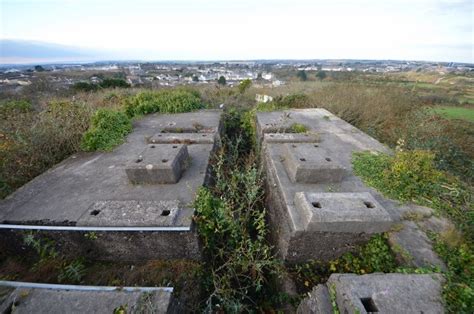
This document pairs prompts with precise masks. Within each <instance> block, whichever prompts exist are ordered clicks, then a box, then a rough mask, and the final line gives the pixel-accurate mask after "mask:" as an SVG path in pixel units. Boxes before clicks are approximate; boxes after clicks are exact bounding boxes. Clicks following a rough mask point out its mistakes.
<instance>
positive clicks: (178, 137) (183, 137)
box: [147, 133, 214, 144]
mask: <svg viewBox="0 0 474 314" xmlns="http://www.w3.org/2000/svg"><path fill="white" fill-rule="evenodd" d="M147 142H148V143H150V144H214V134H212V133H157V134H155V135H153V136H151V137H149V138H147Z"/></svg>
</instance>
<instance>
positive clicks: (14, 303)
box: [0, 283, 172, 314]
mask: <svg viewBox="0 0 474 314" xmlns="http://www.w3.org/2000/svg"><path fill="white" fill-rule="evenodd" d="M78 288H80V290H78ZM88 288H94V290H88ZM103 288H112V289H113V287H77V288H76V287H73V286H62V285H49V288H31V287H28V284H27V283H26V287H23V288H22V287H19V288H16V289H14V290H12V289H9V290H10V291H9V294H8V296H7V297H6V298H5V299H4V300H3V301H1V300H0V301H1V303H0V312H1V313H10V312H12V313H19V314H21V313H48V314H55V313H57V314H63V313H81V314H82V313H100V314H102V313H114V310H115V309H118V308H120V307H123V308H125V309H126V313H169V312H170V311H171V307H170V304H171V300H172V294H171V292H170V291H169V290H163V289H159V288H158V289H153V290H150V291H148V290H145V291H143V290H142V288H140V287H136V288H134V289H133V290H127V291H125V290H120V288H116V289H114V290H108V291H101V289H103ZM95 289H97V290H95Z"/></svg>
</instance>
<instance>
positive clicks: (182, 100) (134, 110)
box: [125, 89, 203, 117]
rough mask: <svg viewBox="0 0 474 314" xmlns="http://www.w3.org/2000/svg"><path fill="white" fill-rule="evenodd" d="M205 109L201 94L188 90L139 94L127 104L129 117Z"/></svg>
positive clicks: (126, 109) (126, 108) (126, 110)
mask: <svg viewBox="0 0 474 314" xmlns="http://www.w3.org/2000/svg"><path fill="white" fill-rule="evenodd" d="M201 108H203V105H202V103H201V99H200V97H199V94H197V93H196V92H191V91H187V90H181V89H177V90H161V91H157V92H155V91H145V92H141V93H138V94H137V95H135V96H134V97H132V98H131V99H129V100H128V101H127V102H126V104H125V112H126V113H127V114H128V116H129V117H134V116H138V115H144V114H149V113H154V112H160V113H180V112H189V111H193V110H197V109H201Z"/></svg>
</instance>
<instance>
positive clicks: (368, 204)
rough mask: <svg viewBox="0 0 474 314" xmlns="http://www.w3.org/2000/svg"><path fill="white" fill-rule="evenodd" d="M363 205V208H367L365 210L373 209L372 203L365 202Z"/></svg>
mask: <svg viewBox="0 0 474 314" xmlns="http://www.w3.org/2000/svg"><path fill="white" fill-rule="evenodd" d="M364 205H365V207H367V208H374V207H375V205H374V204H373V203H371V202H367V201H365V202H364Z"/></svg>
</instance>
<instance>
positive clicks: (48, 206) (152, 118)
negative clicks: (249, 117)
mask: <svg viewBox="0 0 474 314" xmlns="http://www.w3.org/2000/svg"><path fill="white" fill-rule="evenodd" d="M220 117H221V111H220V110H202V111H198V112H192V113H182V114H173V115H158V114H155V115H149V116H146V117H144V118H143V119H141V120H138V121H135V122H134V129H133V132H132V133H131V134H130V135H129V136H128V137H127V139H126V142H125V143H124V144H123V145H121V146H119V147H117V148H116V149H114V150H113V151H112V152H97V153H80V154H75V155H73V156H71V157H70V158H68V159H67V160H65V161H63V162H61V163H60V164H58V165H57V166H55V167H53V168H52V169H50V170H49V171H47V172H45V173H44V174H42V175H40V176H38V177H36V178H35V179H33V180H32V181H31V182H29V183H27V184H26V185H25V186H23V187H22V188H20V189H19V190H18V191H16V192H15V193H13V194H12V195H10V196H9V197H7V198H6V199H5V200H2V201H0V223H3V224H5V225H0V228H2V229H3V230H4V232H2V233H1V234H2V235H3V236H2V237H0V241H3V242H5V243H6V245H7V246H8V245H10V243H14V242H17V241H16V240H15V241H14V240H12V238H15V237H17V236H18V234H20V233H21V232H19V231H15V232H10V228H9V225H12V224H18V225H25V226H26V225H31V226H44V225H48V226H75V227H82V226H84V228H85V227H87V228H88V229H87V230H86V229H84V228H82V229H81V228H77V229H75V230H72V229H69V230H60V231H58V232H49V231H47V230H46V231H45V230H40V231H39V232H40V233H42V235H41V236H46V235H47V236H56V235H59V234H61V236H62V237H63V238H62V239H53V240H57V241H59V242H60V241H62V240H63V239H64V238H65V239H70V240H72V239H80V238H83V236H82V235H83V233H85V232H95V233H100V234H102V233H107V232H109V231H110V232H111V233H110V234H109V235H108V236H104V237H99V238H98V239H97V240H96V242H97V243H96V244H95V246H94V247H96V246H97V247H109V248H111V251H113V252H117V253H118V252H119V251H120V250H117V248H119V246H120V243H122V244H124V245H125V241H126V239H134V240H133V241H131V242H134V243H135V244H137V243H138V242H140V241H142V238H143V237H145V239H146V238H147V237H148V236H150V237H152V238H153V240H152V241H151V242H152V243H154V245H155V246H156V245H158V246H159V247H160V248H165V247H167V248H171V249H173V248H172V246H170V245H168V244H167V243H161V244H159V241H160V240H159V238H160V237H161V238H163V241H171V243H180V244H181V247H186V248H189V245H188V244H192V245H191V246H192V247H193V248H194V249H193V250H192V252H191V254H184V255H183V254H181V253H182V251H181V249H178V248H174V250H175V251H178V252H180V254H181V255H179V254H178V255H177V254H170V252H164V251H157V250H151V251H150V252H148V253H149V256H150V258H154V259H156V258H161V257H163V258H189V257H190V256H192V257H193V258H198V256H199V254H195V253H196V252H198V251H199V250H198V239H197V236H196V235H195V232H194V228H193V221H192V216H193V213H194V209H193V208H192V203H193V201H194V197H195V193H196V191H197V190H198V188H199V187H201V186H203V185H206V184H207V183H208V182H209V179H210V178H209V175H210V167H209V157H210V155H211V153H212V152H213V151H214V149H215V148H216V147H217V145H219V142H220V136H219V132H220V129H221V124H220ZM188 130H189V132H193V133H183V132H185V131H188ZM168 132H172V133H168ZM157 134H163V135H165V134H166V135H167V136H168V135H169V136H172V138H171V137H170V138H169V140H170V141H171V140H172V141H177V143H162V144H160V143H151V144H150V143H149V140H150V138H152V137H153V136H155V135H157ZM189 134H192V136H194V135H201V137H202V135H205V138H206V139H208V140H206V141H188V139H189V138H191V139H192V136H190V135H189ZM140 156H141V157H140ZM139 159H141V161H140V162H139V163H137V162H136V161H137V160H139ZM165 160H166V161H165ZM142 164H143V165H144V166H141V165H142ZM131 165H133V167H132V166H131ZM150 165H151V167H150ZM127 172H129V175H127ZM130 172H131V174H130ZM129 177H130V178H131V181H132V182H133V184H132V183H131V182H130V180H129ZM168 211H169V213H168ZM125 227H126V228H128V229H127V230H123V229H121V228H125ZM145 227H146V228H152V229H146V230H145V229H143V228H145ZM94 228H95V229H94ZM107 228H112V229H111V230H109V229H107ZM133 228H135V229H133ZM153 228H155V229H153ZM15 230H19V229H15ZM71 232H78V235H77V236H74V235H68V236H65V234H66V233H71ZM186 232H188V233H190V234H191V235H185V234H186ZM134 233H135V234H134ZM10 236H11V237H10ZM105 238H107V239H108V241H112V243H105V242H104V243H101V241H103V240H105ZM127 241H128V240H127ZM183 241H191V243H188V242H186V245H184V246H183ZM68 245H69V246H71V245H72V244H71V243H69V244H66V245H64V246H63V247H62V248H61V249H63V248H64V247H67V246H68ZM112 247H113V248H112ZM12 249H13V248H12ZM126 250H129V251H134V250H133V249H132V248H130V246H129V245H125V246H124V247H123V251H126ZM127 252H128V251H127ZM96 255H97V256H99V255H101V254H99V253H97V254H96ZM130 255H131V254H123V256H127V259H129V258H130V257H133V256H130ZM139 255H140V256H141V257H143V254H139ZM114 258H118V259H120V258H122V256H110V259H114Z"/></svg>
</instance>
